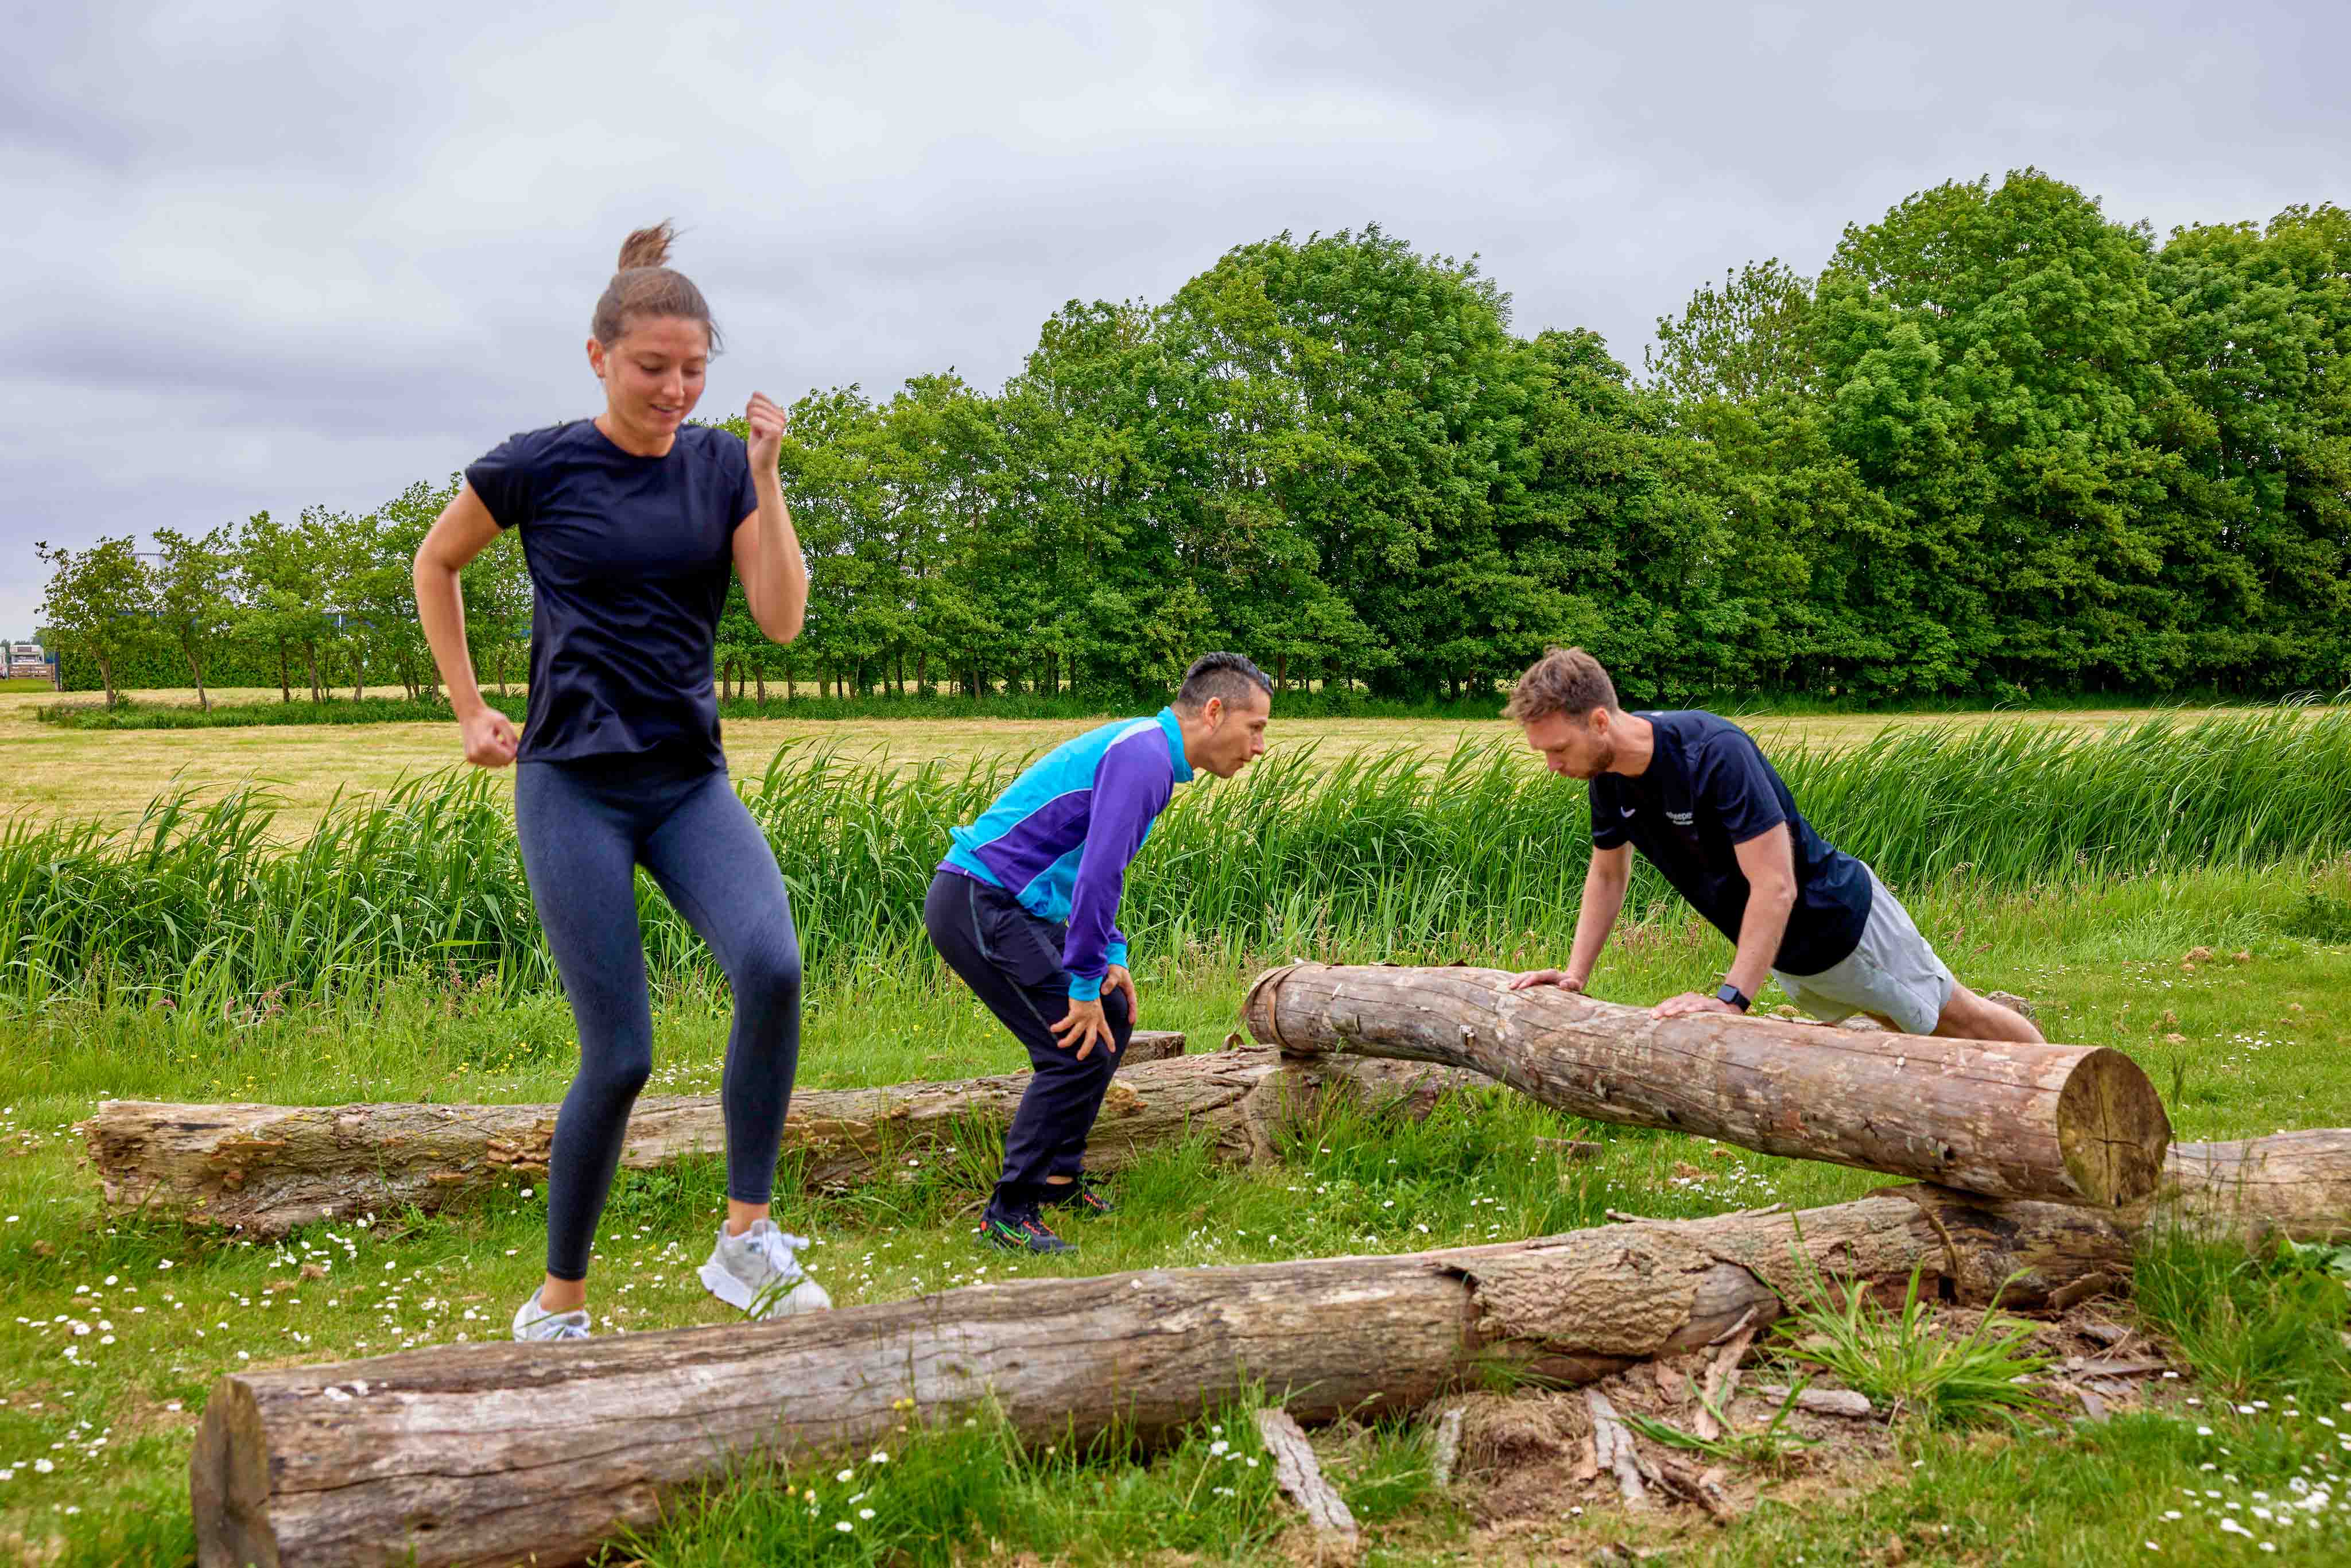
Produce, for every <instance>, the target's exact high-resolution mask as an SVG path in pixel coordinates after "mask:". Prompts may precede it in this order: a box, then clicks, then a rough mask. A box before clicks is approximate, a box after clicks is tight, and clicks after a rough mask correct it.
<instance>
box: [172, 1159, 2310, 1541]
mask: <svg viewBox="0 0 2351 1568" xmlns="http://www.w3.org/2000/svg"><path fill="white" fill-rule="evenodd" d="M2290 1136H2292V1135H2290ZM2304 1136H2306V1135H2304ZM2332 1136H2333V1138H2334V1140H2335V1146H2336V1147H2337V1148H2338V1149H2345V1148H2351V1132H2346V1133H2337V1134H2333V1135H2332ZM2212 1147H2213V1148H2214V1149H2216V1150H2219V1151H2223V1152H2217V1153H2215V1154H2214V1155H2212V1156H2211V1158H2210V1161H2208V1163H2210V1164H2214V1165H2216V1166H2217V1165H2218V1164H2220V1163H2226V1164H2228V1165H2230V1166H2232V1167H2233V1168H2240V1169H2244V1168H2251V1169H2260V1168H2263V1167H2264V1166H2267V1165H2268V1164H2269V1163H2270V1161H2271V1160H2272V1159H2273V1158H2274V1157H2275V1156H2276V1155H2278V1154H2281V1153H2288V1152H2291V1151H2289V1150H2286V1149H2284V1148H2283V1147H2281V1148H2280V1149H2278V1150H2265V1149H2263V1148H2262V1146H2261V1145H2253V1146H2250V1147H2248V1146H2238V1147H2235V1148H2228V1147H2227V1146H2223V1145H2215V1146H2212ZM2329 1168H2330V1169H2331V1170H2332V1171H2333V1172H2334V1175H2333V1176H2331V1177H2330V1178H2329V1184H2328V1185H2327V1186H2326V1196H2325V1197H2321V1196H2319V1195H2317V1194H2313V1193H2305V1194H2301V1195H2297V1197H2295V1198H2294V1205H2293V1212H2294V1214H2295V1215H2296V1216H2298V1217H2301V1218H2298V1219H2297V1220H2296V1221H2295V1223H2297V1224H2300V1223H2307V1222H2308V1220H2309V1219H2310V1218H2311V1217H2314V1216H2317V1215H2319V1214H2321V1213H2322V1212H2323V1213H2327V1214H2331V1215H2332V1217H2333V1218H2332V1220H2331V1221H2330V1223H2331V1224H2332V1225H2334V1226H2336V1227H2341V1226H2342V1225H2344V1224H2345V1223H2346V1221H2351V1182H2346V1181H2344V1180H2343V1179H2342V1176H2343V1173H2344V1170H2345V1168H2346V1166H2343V1165H2341V1164H2337V1165H2334V1166H2330V1167H2329ZM2220 1190H2221V1189H2220V1188H2217V1187H2214V1186H2210V1185H2205V1184H2192V1185H2189V1186H2183V1187H2181V1188H2179V1190H2178V1193H2177V1196H2176V1198H2175V1200H2174V1202H2173V1203H2170V1204H2167V1205H2165V1206H2164V1207H2165V1209H2166V1211H2173V1210H2175V1209H2176V1211H2177V1212H2179V1213H2181V1214H2184V1215H2187V1216H2189V1218H2195V1219H2197V1220H2199V1222H2200V1223H2202V1224H2204V1225H2205V1226H2206V1227H2207V1228H2210V1229H2212V1230H2214V1231H2216V1232H2217V1231H2229V1230H2232V1231H2233V1232H2234V1233H2235V1234H2238V1235H2242V1236H2246V1237H2249V1238H2250V1237H2253V1236H2256V1235H2258V1234H2260V1233H2261V1232H2262V1230H2264V1229H2265V1228H2268V1225H2269V1220H2268V1217H2266V1216H2264V1215H2262V1214H2261V1213H2260V1212H2259V1211H2258V1210H2257V1209H2256V1208H2255V1207H2253V1206H2252V1198H2253V1197H2255V1196H2257V1195H2259V1194H2261V1193H2262V1192H2264V1191H2266V1190H2270V1189H2269V1188H2267V1187H2265V1186H2262V1184H2259V1183H2248V1184H2241V1185H2239V1186H2235V1187H2233V1188H2231V1189H2229V1190H2230V1191H2231V1192H2232V1194H2233V1196H2232V1197H2231V1198H2230V1199H2228V1200H2227V1202H2226V1203H2225V1204H2223V1205H2221V1206H2220V1207H2214V1196H2215V1194H2216V1193H2217V1192H2219V1191H2220ZM2330 1206H2331V1207H2330ZM2153 1212H2154V1211H2153V1210H2151V1209H2149V1208H2146V1207H2143V1208H2141V1209H2139V1210H2136V1211H2132V1212H2129V1213H2123V1212H2116V1211H2112V1210H2101V1209H2092V1208H2085V1207H2079V1206H2074V1205H2066V1204H2053V1203H2042V1202H2034V1201H1994V1200H1989V1199H1985V1198H1982V1197H1975V1196H1972V1195H1970V1194H1966V1193H1960V1192H1955V1191H1952V1190H1950V1189H1949V1188H1944V1187H1932V1186H1909V1187H1898V1188H1893V1189H1889V1190H1887V1191H1885V1192H1881V1193H1876V1194H1872V1195H1871V1196H1869V1197H1863V1198H1859V1199H1856V1200H1855V1201H1853V1202H1850V1203H1842V1204H1836V1205H1833V1206H1830V1207H1823V1208H1816V1209H1812V1210H1808V1211H1806V1212H1804V1213H1802V1214H1796V1215H1789V1214H1769V1215H1729V1216H1723V1217H1720V1218H1713V1219H1700V1220H1681V1221H1655V1222H1642V1223H1636V1224H1629V1225H1612V1226H1606V1227H1603V1228H1598V1229H1593V1230H1580V1231H1573V1232H1570V1233H1569V1234H1566V1235H1563V1236H1555V1237H1550V1238H1546V1239H1541V1240H1535V1241H1525V1242H1513V1243H1506V1244H1501V1245H1494V1246H1485V1247H1472V1248H1462V1249H1453V1250H1447V1251H1437V1252H1426V1253H1414V1254H1405V1255H1401V1256H1395V1257H1374V1258H1326V1259H1312V1260H1299V1261H1292V1262H1283V1263H1261V1264H1251V1265H1247V1266H1243V1267H1238V1268H1216V1269H1176V1270H1142V1271H1140V1272H1134V1273H1125V1274H1113V1275H1107V1276H1103V1277H1101V1278H1097V1279H1080V1280H1069V1279H1052V1280H1033V1281H1010V1282H1006V1283H1002V1284H995V1285H985V1286H976V1287H971V1288H967V1289H964V1290H958V1291H943V1292H940V1293H937V1294H935V1295H928V1296H924V1297H921V1298H918V1299H916V1300H914V1301H891V1302H883V1303H877V1304H873V1305H870V1306H861V1307H850V1308H844V1309H841V1310H839V1311H835V1312H821V1313H816V1314H813V1315H810V1316H807V1317H797V1318H790V1319H786V1320H783V1321H780V1322H773V1323H759V1324H745V1325H740V1326H734V1325H729V1326H722V1327H710V1328H692V1329H679V1330H673V1331H670V1332H667V1333H651V1334H643V1335H639V1334H631V1335H627V1336H624V1337H612V1338H600V1339H594V1340H590V1341H586V1342H583V1343H576V1344H556V1345H547V1344H532V1345H522V1344H514V1343H486V1344H466V1345H454V1346H443V1347H439V1348H435V1349H431V1350H415V1351H408V1352H403V1353H402V1354H398V1355H392V1356H384V1357H379V1358H376V1359H373V1360H369V1361H358V1362H347V1363H342V1364H332V1365H324V1366H313V1367H284V1368H277V1369H272V1370H266V1371H256V1372H248V1373H242V1374H236V1375H229V1376H225V1377H223V1378H222V1379H221V1380H220V1381H219V1382H218V1383H217V1384H215V1385H214V1389H213V1392H212V1396H211V1398H210V1399H209V1400H208V1401H207V1403H206V1405H205V1407H204V1421H203V1425H202V1427H201V1429H200V1431H199V1433H198V1436H197V1440H196V1448H195V1453H194V1457H193V1460H192V1462H191V1479H192V1484H193V1500H194V1514H195V1519H196V1522H197V1530H198V1539H199V1542H200V1549H201V1550H200V1560H201V1562H202V1563H203V1564H204V1568H226V1565H229V1564H238V1565H242V1564H244V1563H256V1564H260V1565H261V1568H290V1565H296V1564H300V1565H312V1568H323V1565H329V1564H333V1565H339V1568H340V1565H344V1564H365V1565H377V1564H387V1565H388V1564H392V1563H411V1562H413V1563H415V1564H417V1565H418V1568H436V1565H445V1564H459V1563H463V1564H489V1563H499V1564H504V1563H538V1564H543V1565H551V1564H557V1563H571V1562H576V1561H578V1560H580V1558H582V1557H584V1556H586V1555H587V1554H588V1553H589V1552H591V1551H592V1550H594V1548H595V1547H596V1546H597V1544H598V1543H599V1542H603V1541H605V1540H607V1539H609V1538H610V1537H611V1535H612V1534H613V1533H614V1532H615V1531H618V1530H619V1529H621V1528H622V1526H623V1525H635V1526H639V1527H645V1526H650V1525H652V1524H653V1523H654V1522H655V1521H657V1520H658V1518H659V1516H660V1511H661V1506H662V1502H663V1500H664V1498H665V1497H667V1496H671V1495H674V1493H675V1491H676V1490H677V1489H679V1488H682V1487H684V1486H688V1485H691V1484H693V1483H696V1482H700V1481H706V1480H714V1479H724V1478H725V1477H726V1476H727V1475H728V1474H730V1473H732V1471H733V1469H734V1468H735V1467H737V1466H739V1465H740V1464H741V1462H742V1461H743V1459H744V1458H745V1457H746V1456H747V1455H750V1454H753V1453H758V1452H766V1453H770V1454H780V1455H786V1456H791V1457H794V1458H810V1457H814V1456H817V1455H824V1454H832V1453H839V1452H845V1451H852V1450H862V1449H863V1448H866V1447H868V1446H870V1445H872V1444H874V1443H877V1442H878V1443H883V1444H888V1443H891V1442H893V1441H896V1440H897V1434H898V1433H899V1432H900V1431H901V1430H902V1429H903V1426H904V1423H905V1421H906V1420H907V1419H908V1417H907V1415H906V1413H905V1411H904V1409H902V1408H901V1407H900V1406H899V1404H898V1402H899V1401H901V1400H909V1399H910V1400H912V1401H913V1402H914V1404H913V1408H914V1410H915V1411H917V1412H919V1413H922V1414H923V1415H925V1416H941V1415H946V1414H947V1413H950V1412H953V1411H956V1410H958V1409H960V1408H963V1407H965V1406H970V1405H972V1404H974V1403H976V1402H977V1401H979V1400H981V1399H983V1398H989V1399H993V1400H994V1401H995V1402H996V1404H997V1406H998V1408H1000V1409H1001V1410H1002V1411H1003V1413H1004V1415H1005V1416H1006V1418H1007V1419H1008V1421H1009V1422H1010V1423H1011V1425H1012V1426H1013V1427H1014V1428H1015V1429H1016V1430H1017V1431H1018V1432H1019V1433H1020V1434H1021V1435H1023V1436H1024V1437H1029V1438H1033V1439H1036V1440H1039V1441H1059V1440H1063V1439H1064V1438H1065V1437H1067V1436H1070V1435H1074V1436H1075V1437H1077V1438H1078V1439H1079V1440H1081V1441H1082V1440H1084V1439H1085V1438H1086V1437H1090V1436H1092V1435H1093V1434H1096V1433H1100V1432H1102V1431H1103V1430H1105V1429H1106V1428H1108V1427H1112V1426H1113V1424H1118V1423H1123V1424H1125V1425H1126V1426H1128V1427H1131V1428H1133V1429H1134V1430H1135V1431H1137V1432H1139V1433H1141V1434H1143V1435H1144V1436H1145V1437H1148V1436H1150V1435H1152V1434H1155V1433H1161V1432H1165V1431H1166V1430H1168V1429H1170V1428H1173V1427H1180V1426H1181V1425H1183V1424H1184V1423H1186V1422H1188V1421H1190V1420H1193V1419H1195V1418H1196V1417H1197V1416H1199V1415H1200V1414H1201V1413H1202V1412H1203V1411H1204V1410H1207V1409H1209V1408H1212V1407H1214V1406H1216V1405H1217V1404H1219V1403H1221V1402H1223V1401H1226V1400H1229V1399H1232V1398H1235V1397H1237V1396H1240V1395H1241V1394H1242V1393H1243V1392H1244V1391H1245V1390H1246V1389H1247V1388H1248V1387H1249V1385H1252V1384H1254V1383H1261V1384H1262V1385H1264V1387H1265V1388H1266V1389H1267V1390H1268V1391H1269V1392H1270V1393H1271V1394H1273V1395H1275V1396H1281V1397H1283V1398H1284V1400H1285V1403H1286V1406H1287V1408H1288V1409H1289V1410H1290V1413H1291V1414H1292V1415H1293V1416H1297V1417H1298V1418H1300V1419H1301V1420H1304V1421H1315V1420H1328V1419H1332V1418H1334V1417H1336V1416H1341V1415H1343V1414H1348V1413H1354V1412H1360V1411H1364V1410H1374V1411H1376V1410H1382V1409H1402V1408H1406V1407H1409V1406H1416V1405H1418V1404H1420V1403H1421V1402H1423V1401H1425V1400H1427V1399H1429V1398H1431V1397H1434V1396H1437V1394H1440V1393H1442V1392H1444V1391H1446V1390H1447V1389H1449V1388H1452V1387H1455V1386H1458V1385H1465V1384H1469V1383H1473V1382H1475V1381H1476V1380H1477V1379H1478V1378H1479V1376H1480V1375H1481V1374H1482V1373H1484V1372H1486V1371H1488V1370H1489V1369H1491V1368H1495V1367H1505V1368H1511V1369H1516V1370H1518V1371H1520V1372H1523V1373H1529V1374H1534V1375H1543V1376H1548V1377H1552V1378H1556V1379H1560V1380H1563V1381H1567V1382H1572V1383H1573V1382H1589V1381H1593V1380H1594V1379H1596V1378H1599V1377H1602V1376H1604V1375H1607V1374H1608V1373H1610V1372H1614V1371H1616V1370H1619V1369H1621V1368H1622V1367H1624V1366H1625V1365H1627V1364H1630V1363H1632V1362H1633V1361H1635V1360H1636V1359H1640V1358H1644V1357H1648V1356H1655V1355H1659V1354H1676V1353H1679V1352H1683V1351H1690V1350H1696V1349H1698V1348H1699V1347H1702V1346H1704V1345H1706V1344H1708V1343H1711V1342H1713V1341H1715V1340H1716V1339H1719V1338H1720V1337H1722V1336H1724V1335H1725V1334H1727V1333H1729V1332H1731V1331H1733V1330H1735V1329H1736V1328H1737V1327H1738V1326H1739V1325H1740V1324H1741V1323H1742V1322H1747V1323H1750V1324H1752V1323H1761V1322H1770V1321H1771V1320H1772V1319H1773V1318H1776V1317H1777V1316H1778V1315H1780V1313H1781V1312H1782V1311H1783V1310H1784V1309H1785V1304H1786V1302H1787V1301H1789V1300H1790V1299H1792V1298H1795V1299H1801V1298H1802V1297H1803V1296H1804V1295H1805V1294H1806V1292H1807V1291H1809V1290H1810V1289H1812V1288H1813V1277H1814V1276H1813V1270H1818V1271H1819V1272H1820V1273H1821V1274H1823V1275H1826V1276H1828V1277H1830V1278H1833V1279H1836V1280H1840V1281H1861V1282H1865V1283H1868V1284H1870V1285H1872V1286H1874V1287H1878V1288H1882V1289H1883V1290H1884V1291H1889V1292H1891V1291H1899V1290H1900V1289H1902V1287H1903V1285H1904V1284H1905V1283H1906V1282H1907V1280H1908V1278H1909V1276H1910V1274H1911V1272H1912V1270H1920V1271H1921V1272H1922V1273H1923V1275H1924V1278H1925V1284H1924V1287H1923V1288H1924V1289H1925V1290H1926V1291H1929V1292H1932V1293H1934V1294H1936V1295H1939V1296H1942V1297H1944V1298H1946V1299H1949V1300H1954V1301H1963V1302H1970V1303H1976V1302H1984V1301H1989V1300H1990V1299H1991V1296H1992V1294H1993V1292H1994V1291H2000V1290H2001V1288H2002V1286H2003V1283H2005V1285H2006V1291H2005V1294H2004V1296H2003V1298H2002V1300H2003V1301H2004V1303H2005V1304H2007V1305H2010V1306H2012V1307H2018V1308H2029V1307H2032V1306H2034V1305H2040V1304H2045V1303H2048V1302H2050V1301H2056V1300H2062V1299H2064V1297H2065V1296H2066V1294H2067V1293H2068V1292H2069V1291H2074V1290H2075V1289H2076V1288H2078V1287H2079V1286H2081V1285H2082V1284H2083V1282H2084V1281H2099V1280H2112V1279H2117V1278H2119V1277H2121V1275H2122V1274H2123V1273H2124V1272H2125V1271H2126V1270H2127V1268H2128V1265H2129V1260H2130V1257H2131V1253H2132V1249H2133V1247H2134V1246H2135V1245H2136V1243H2137V1239H2138V1237H2139V1235H2140V1233H2141V1230H2142V1228H2143V1227H2144V1226H2145V1225H2147V1224H2148V1223H2150V1220H2151V1217H2152V1214H2153ZM411 1553H413V1557H412V1555H411Z"/></svg>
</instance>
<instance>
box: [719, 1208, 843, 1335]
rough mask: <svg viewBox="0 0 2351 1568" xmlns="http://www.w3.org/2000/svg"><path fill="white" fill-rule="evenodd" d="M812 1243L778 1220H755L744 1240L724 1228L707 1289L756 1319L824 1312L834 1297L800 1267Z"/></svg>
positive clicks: (743, 1235) (720, 1230)
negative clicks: (778, 1224)
mask: <svg viewBox="0 0 2351 1568" xmlns="http://www.w3.org/2000/svg"><path fill="white" fill-rule="evenodd" d="M808 1244H809V1239H808V1238H807V1237H805V1236H794V1235H791V1234H789V1232H786V1231H782V1230H778V1229H777V1228H776V1226H775V1222H774V1221H772V1220H767V1219H755V1220H753V1221H752V1222H751V1228H749V1229H748V1230H746V1231H745V1232H743V1234H742V1235H740V1236H729V1235H727V1234H726V1227H725V1226H724V1225H722V1226H720V1227H719V1228H718V1244H717V1245H716V1246H715V1247H713V1248H712V1249H710V1260H709V1261H708V1262H706V1263H705V1264H703V1266H702V1283H703V1288H704V1289H705V1290H707V1291H709V1292H710V1293H711V1294H712V1295H714V1296H716V1297H717V1298H718V1299H719V1300H720V1301H724V1302H726V1304H727V1305H728V1306H730V1307H733V1308H735V1309H736V1310H737V1311H738V1312H743V1313H745V1314H746V1315H747V1316H750V1317H754V1318H763V1319H764V1318H788V1317H790V1316H792V1315H794V1314H795V1313H798V1312H823V1311H824V1310H825V1309H826V1308H828V1307H830V1306H831V1305H832V1298H831V1296H830V1295H827V1294H826V1293H825V1289H824V1287H823V1286H822V1285H820V1284H818V1283H817V1282H816V1281H814V1280H811V1279H810V1278H809V1277H808V1270H805V1269H802V1268H801V1267H800V1260H799V1252H800V1249H803V1248H805V1247H806V1246H808Z"/></svg>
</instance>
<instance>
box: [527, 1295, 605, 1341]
mask: <svg viewBox="0 0 2351 1568" xmlns="http://www.w3.org/2000/svg"><path fill="white" fill-rule="evenodd" d="M514 1336H515V1338H517V1339H518V1340H522V1341H525V1342H526V1343H527V1342H529V1341H532V1340H567V1339H586V1338H587V1337H588V1309H587V1308H585V1307H575V1308H573V1309H572V1310H571V1311H569V1312H549V1311H548V1310H547V1309H546V1308H545V1307H542V1306H540V1305H539V1304H538V1291H532V1292H531V1293H530V1298H529V1299H528V1301H524V1302H523V1304H522V1305H521V1306H518V1307H517V1308H516V1309H515V1315H514Z"/></svg>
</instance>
